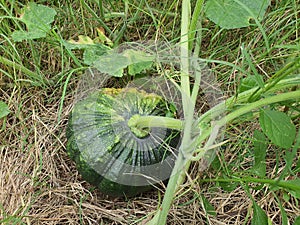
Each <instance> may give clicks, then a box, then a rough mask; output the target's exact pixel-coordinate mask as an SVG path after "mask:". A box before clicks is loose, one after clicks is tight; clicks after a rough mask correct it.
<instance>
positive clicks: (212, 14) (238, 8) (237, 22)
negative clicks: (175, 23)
mask: <svg viewBox="0 0 300 225" xmlns="http://www.w3.org/2000/svg"><path fill="white" fill-rule="evenodd" d="M269 4H270V0H251V1H249V0H239V1H238V0H208V1H207V3H206V7H205V13H206V16H207V17H208V18H209V19H210V20H212V21H213V22H214V23H216V24H217V25H219V26H220V27H222V28H226V29H234V28H241V27H247V26H249V25H250V19H251V18H252V19H253V18H257V19H258V20H261V19H262V18H263V16H264V14H265V12H266V9H267V7H268V5H269Z"/></svg>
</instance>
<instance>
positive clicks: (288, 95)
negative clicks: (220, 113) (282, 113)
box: [217, 90, 300, 126]
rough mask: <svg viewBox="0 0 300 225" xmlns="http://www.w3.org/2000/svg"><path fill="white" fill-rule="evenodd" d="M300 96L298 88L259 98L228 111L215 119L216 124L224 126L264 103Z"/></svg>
mask: <svg viewBox="0 0 300 225" xmlns="http://www.w3.org/2000/svg"><path fill="white" fill-rule="evenodd" d="M297 98H300V90H298V91H292V92H287V93H283V94H278V95H275V96H271V97H267V98H264V99H261V100H258V101H256V102H253V103H248V104H247V105H245V106H243V107H241V108H239V109H237V110H234V111H233V112H232V113H229V114H228V115H226V116H225V117H223V118H222V119H220V120H219V121H217V125H219V126H224V125H225V124H226V123H228V122H230V121H232V120H234V119H236V118H238V117H240V116H242V115H244V114H246V113H248V112H250V111H252V110H254V109H259V108H260V107H263V106H265V105H270V104H273V103H276V102H282V101H286V100H291V99H297Z"/></svg>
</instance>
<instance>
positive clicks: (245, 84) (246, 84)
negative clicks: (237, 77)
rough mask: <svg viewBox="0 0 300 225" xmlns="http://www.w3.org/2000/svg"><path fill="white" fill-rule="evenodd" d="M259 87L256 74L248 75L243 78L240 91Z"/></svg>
mask: <svg viewBox="0 0 300 225" xmlns="http://www.w3.org/2000/svg"><path fill="white" fill-rule="evenodd" d="M254 87H257V82H256V80H255V77H254V76H248V77H245V78H243V79H242V82H241V84H240V86H239V90H238V92H239V93H242V92H244V91H247V90H250V89H251V88H254Z"/></svg>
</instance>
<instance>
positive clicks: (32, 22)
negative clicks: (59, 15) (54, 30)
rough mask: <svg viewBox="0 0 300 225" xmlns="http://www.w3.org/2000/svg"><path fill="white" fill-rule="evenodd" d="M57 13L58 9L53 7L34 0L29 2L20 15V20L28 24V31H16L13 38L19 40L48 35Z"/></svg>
mask: <svg viewBox="0 0 300 225" xmlns="http://www.w3.org/2000/svg"><path fill="white" fill-rule="evenodd" d="M55 15H56V11H55V10H54V9H52V8H49V7H47V6H44V5H39V4H36V3H34V2H30V3H28V5H27V7H26V8H25V9H24V12H23V14H22V16H21V17H20V20H21V21H22V22H23V23H25V24H26V27H27V31H22V30H17V31H14V32H13V33H12V38H13V40H14V41H16V42H18V41H23V40H32V39H36V38H42V37H46V34H47V32H49V31H50V29H51V25H50V24H51V23H52V22H53V21H54V17H55Z"/></svg>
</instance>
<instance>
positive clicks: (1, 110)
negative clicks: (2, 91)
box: [0, 101, 10, 119]
mask: <svg viewBox="0 0 300 225" xmlns="http://www.w3.org/2000/svg"><path fill="white" fill-rule="evenodd" d="M9 113H10V111H9V108H8V106H7V104H6V103H5V102H2V101H0V119H1V118H3V117H5V116H7V115H8V114H9Z"/></svg>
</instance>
